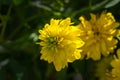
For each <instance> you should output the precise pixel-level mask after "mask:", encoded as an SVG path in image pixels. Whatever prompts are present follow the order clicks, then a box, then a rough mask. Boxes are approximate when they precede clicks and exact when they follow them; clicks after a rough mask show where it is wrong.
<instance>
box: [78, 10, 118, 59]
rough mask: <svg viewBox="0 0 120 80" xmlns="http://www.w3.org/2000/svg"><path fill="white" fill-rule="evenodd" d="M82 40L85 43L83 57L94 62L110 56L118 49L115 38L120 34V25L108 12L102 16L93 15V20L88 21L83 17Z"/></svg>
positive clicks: (81, 19)
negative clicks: (119, 31)
mask: <svg viewBox="0 0 120 80" xmlns="http://www.w3.org/2000/svg"><path fill="white" fill-rule="evenodd" d="M79 19H80V21H81V24H79V25H78V27H79V28H80V30H81V31H80V38H81V39H82V40H83V41H84V42H85V45H84V46H83V47H82V49H83V52H82V57H85V56H87V59H88V58H92V59H93V60H99V59H101V54H102V55H103V56H108V55H109V54H110V52H113V50H114V48H116V44H117V42H118V41H117V40H116V39H115V38H114V37H116V36H117V34H118V30H117V29H116V28H117V27H118V26H119V23H118V22H116V21H115V19H114V16H113V15H112V14H111V13H110V12H108V13H106V12H103V13H102V14H101V15H100V16H96V15H95V14H91V19H90V20H86V19H85V18H84V17H83V16H81V17H80V18H79Z"/></svg>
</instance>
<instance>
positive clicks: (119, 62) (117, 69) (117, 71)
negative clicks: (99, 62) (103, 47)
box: [111, 49, 120, 80]
mask: <svg viewBox="0 0 120 80" xmlns="http://www.w3.org/2000/svg"><path fill="white" fill-rule="evenodd" d="M111 66H112V67H113V69H112V71H111V73H112V76H113V77H114V79H113V80H120V49H118V50H117V58H116V57H115V59H114V60H113V61H112V62H111Z"/></svg>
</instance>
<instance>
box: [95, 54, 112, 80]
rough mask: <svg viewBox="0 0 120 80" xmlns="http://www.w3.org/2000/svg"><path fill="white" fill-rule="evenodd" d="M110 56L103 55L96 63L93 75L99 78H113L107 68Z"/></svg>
mask: <svg viewBox="0 0 120 80" xmlns="http://www.w3.org/2000/svg"><path fill="white" fill-rule="evenodd" d="M112 59H113V57H112V56H108V57H104V58H102V59H101V60H100V61H99V62H97V64H96V70H95V76H96V77H97V78H99V80H113V77H112V76H111V73H110V70H109V68H110V67H111V66H110V62H111V60H112Z"/></svg>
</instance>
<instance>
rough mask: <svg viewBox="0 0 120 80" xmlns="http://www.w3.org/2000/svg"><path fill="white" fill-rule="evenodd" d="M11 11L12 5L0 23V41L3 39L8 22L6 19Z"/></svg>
mask: <svg viewBox="0 0 120 80" xmlns="http://www.w3.org/2000/svg"><path fill="white" fill-rule="evenodd" d="M11 9H12V4H11V5H10V7H9V9H8V12H7V14H6V16H5V17H3V18H2V23H3V24H2V27H3V28H2V31H1V39H4V34H5V29H6V27H7V22H8V18H9V16H10V13H11Z"/></svg>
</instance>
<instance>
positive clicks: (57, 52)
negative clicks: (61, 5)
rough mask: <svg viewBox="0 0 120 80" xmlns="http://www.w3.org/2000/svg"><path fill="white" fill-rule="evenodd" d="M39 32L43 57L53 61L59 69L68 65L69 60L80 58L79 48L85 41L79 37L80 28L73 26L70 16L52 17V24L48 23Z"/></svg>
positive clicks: (50, 61)
mask: <svg viewBox="0 0 120 80" xmlns="http://www.w3.org/2000/svg"><path fill="white" fill-rule="evenodd" d="M39 33H40V35H39V39H40V40H41V42H39V44H40V45H41V46H42V49H41V54H42V55H41V59H44V60H46V61H48V62H49V63H53V64H54V66H55V68H56V70H57V71H60V70H61V69H62V68H64V67H65V66H67V65H68V62H73V61H74V60H76V59H80V57H81V55H80V52H81V50H80V49H79V48H80V47H81V46H83V44H84V42H83V41H82V40H81V39H80V38H79V37H78V36H79V29H78V28H76V27H74V26H71V20H70V18H66V19H64V20H55V19H51V21H50V25H49V24H46V25H45V26H44V28H43V30H39Z"/></svg>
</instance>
